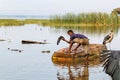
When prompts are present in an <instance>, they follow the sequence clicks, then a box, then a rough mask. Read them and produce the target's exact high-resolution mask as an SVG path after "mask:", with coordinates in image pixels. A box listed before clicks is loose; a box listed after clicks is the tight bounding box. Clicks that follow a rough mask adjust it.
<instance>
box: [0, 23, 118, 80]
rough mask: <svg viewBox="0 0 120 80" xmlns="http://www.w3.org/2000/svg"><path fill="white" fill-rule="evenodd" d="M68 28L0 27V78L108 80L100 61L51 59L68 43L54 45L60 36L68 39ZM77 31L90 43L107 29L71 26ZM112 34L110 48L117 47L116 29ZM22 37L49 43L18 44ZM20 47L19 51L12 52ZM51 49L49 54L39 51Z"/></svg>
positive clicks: (102, 35)
mask: <svg viewBox="0 0 120 80" xmlns="http://www.w3.org/2000/svg"><path fill="white" fill-rule="evenodd" d="M68 29H69V28H54V27H49V26H48V27H47V26H46V27H43V26H40V25H35V24H33V25H24V26H16V27H11V26H7V27H4V26H2V27H0V39H5V40H6V41H0V45H1V46H0V80H111V78H110V77H109V76H108V75H107V74H106V73H105V72H104V71H103V67H102V64H101V63H100V62H99V60H96V61H98V62H96V61H94V62H88V64H86V63H87V62H80V61H79V62H72V63H58V62H54V61H52V60H51V57H52V54H53V53H54V51H56V50H59V49H61V48H63V47H67V46H68V45H67V44H66V43H65V42H61V43H60V45H59V46H57V45H56V40H57V38H58V37H59V36H60V35H63V36H65V37H66V39H69V36H68V35H67V33H66V32H67V30H68ZM71 29H73V30H74V31H75V32H76V33H83V34H85V35H87V36H88V37H89V39H90V43H100V44H101V43H102V40H103V38H104V36H105V34H106V33H108V31H110V30H111V28H108V29H98V28H95V27H93V28H71ZM114 31H115V37H114V39H113V41H112V43H111V49H117V50H119V47H118V43H119V42H118V41H119V39H120V38H119V29H114ZM21 40H34V41H45V40H46V42H48V43H49V44H21ZM12 49H19V50H21V51H22V52H19V51H12ZM42 51H50V53H42Z"/></svg>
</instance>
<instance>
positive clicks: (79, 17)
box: [50, 12, 120, 25]
mask: <svg viewBox="0 0 120 80" xmlns="http://www.w3.org/2000/svg"><path fill="white" fill-rule="evenodd" d="M50 22H51V23H53V24H56V23H58V24H95V25H118V24H119V23H120V21H119V17H118V16H117V15H112V14H107V13H101V12H99V13H95V12H92V13H80V14H73V13H68V14H65V15H55V16H51V17H50Z"/></svg>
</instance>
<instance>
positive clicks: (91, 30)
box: [54, 26, 120, 36]
mask: <svg viewBox="0 0 120 80" xmlns="http://www.w3.org/2000/svg"><path fill="white" fill-rule="evenodd" d="M54 28H55V29H56V30H58V31H59V29H63V30H69V29H72V30H74V31H76V32H81V33H86V34H91V35H97V36H98V35H102V34H105V33H107V32H110V31H111V30H113V31H114V32H115V34H117V33H118V31H119V28H120V27H119V26H115V27H113V26H108V27H107V26H105V27H94V26H91V27H54Z"/></svg>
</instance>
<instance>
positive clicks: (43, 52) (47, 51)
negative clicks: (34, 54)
mask: <svg viewBox="0 0 120 80" xmlns="http://www.w3.org/2000/svg"><path fill="white" fill-rule="evenodd" d="M41 52H42V53H50V51H49V50H48V51H41Z"/></svg>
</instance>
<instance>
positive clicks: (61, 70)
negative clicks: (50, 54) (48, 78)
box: [52, 56, 104, 80]
mask: <svg viewBox="0 0 120 80" xmlns="http://www.w3.org/2000/svg"><path fill="white" fill-rule="evenodd" d="M52 62H53V64H54V65H55V66H56V67H57V68H58V69H57V74H56V76H57V79H58V80H90V79H91V80H94V78H90V76H91V75H92V73H91V72H90V71H89V70H90V69H91V68H97V67H98V66H100V65H101V62H100V60H99V57H98V56H97V57H95V56H94V57H91V58H88V60H87V59H86V58H78V59H74V60H72V61H69V60H68V61H56V60H52ZM98 70H99V68H98ZM98 73H101V72H98ZM89 75H90V76H89ZM93 76H94V75H93ZM98 77H100V76H98ZM102 79H104V77H103V78H101V79H97V80H102Z"/></svg>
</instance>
